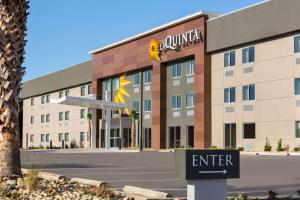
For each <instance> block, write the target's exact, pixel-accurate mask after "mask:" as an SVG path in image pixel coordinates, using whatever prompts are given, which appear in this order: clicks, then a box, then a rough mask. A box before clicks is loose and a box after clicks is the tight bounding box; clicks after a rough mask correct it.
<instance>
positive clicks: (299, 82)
mask: <svg viewBox="0 0 300 200" xmlns="http://www.w3.org/2000/svg"><path fill="white" fill-rule="evenodd" d="M294 87H295V95H299V94H300V78H296V79H295V85H294Z"/></svg>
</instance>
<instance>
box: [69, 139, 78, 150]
mask: <svg viewBox="0 0 300 200" xmlns="http://www.w3.org/2000/svg"><path fill="white" fill-rule="evenodd" d="M70 148H71V149H74V148H78V146H77V144H76V141H75V140H72V141H71V143H70Z"/></svg>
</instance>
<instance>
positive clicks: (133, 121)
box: [130, 110, 138, 148]
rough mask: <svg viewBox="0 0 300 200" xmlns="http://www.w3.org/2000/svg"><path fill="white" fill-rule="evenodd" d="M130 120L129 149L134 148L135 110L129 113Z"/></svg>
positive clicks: (136, 116)
mask: <svg viewBox="0 0 300 200" xmlns="http://www.w3.org/2000/svg"><path fill="white" fill-rule="evenodd" d="M130 118H131V148H135V147H136V146H135V145H136V140H135V139H136V122H137V120H138V114H137V113H136V111H135V110H132V111H131V113H130Z"/></svg>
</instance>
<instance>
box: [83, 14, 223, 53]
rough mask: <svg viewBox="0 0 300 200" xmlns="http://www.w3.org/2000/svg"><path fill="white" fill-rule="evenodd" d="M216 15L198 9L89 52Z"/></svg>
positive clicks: (99, 50)
mask: <svg viewBox="0 0 300 200" xmlns="http://www.w3.org/2000/svg"><path fill="white" fill-rule="evenodd" d="M205 15H207V16H209V15H210V16H218V15H219V14H218V13H215V12H205V11H198V12H195V13H192V14H190V15H187V16H184V17H181V18H179V19H176V20H174V21H171V22H168V23H166V24H163V25H160V26H157V27H154V28H152V29H150V30H148V31H145V32H142V33H139V34H136V35H134V36H131V37H128V38H125V39H123V40H120V41H118V42H115V43H112V44H109V45H106V46H104V47H101V48H98V49H95V50H93V51H90V52H89V54H96V53H99V52H102V51H105V50H108V49H111V48H113V47H116V46H120V45H122V44H125V43H128V42H131V41H133V40H136V39H139V38H141V37H145V36H147V35H150V34H153V33H155V32H158V31H160V30H163V29H166V28H169V27H172V26H175V25H177V24H181V23H183V22H186V21H189V20H191V19H194V18H197V17H199V16H205Z"/></svg>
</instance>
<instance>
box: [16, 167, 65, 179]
mask: <svg viewBox="0 0 300 200" xmlns="http://www.w3.org/2000/svg"><path fill="white" fill-rule="evenodd" d="M21 170H22V173H24V174H27V173H28V172H29V169H25V168H22V169H21ZM37 170H38V169H37ZM38 176H39V178H42V179H46V180H51V181H58V180H60V179H66V177H65V176H63V175H60V174H54V173H50V172H39V175H38Z"/></svg>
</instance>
